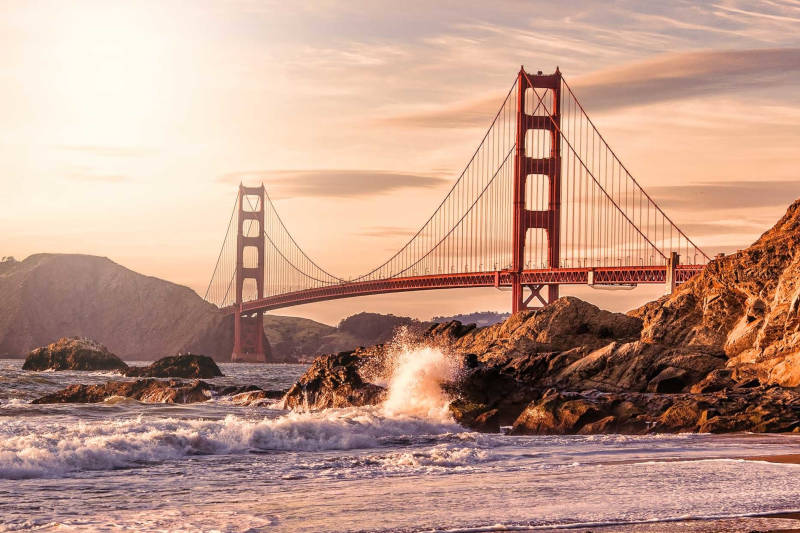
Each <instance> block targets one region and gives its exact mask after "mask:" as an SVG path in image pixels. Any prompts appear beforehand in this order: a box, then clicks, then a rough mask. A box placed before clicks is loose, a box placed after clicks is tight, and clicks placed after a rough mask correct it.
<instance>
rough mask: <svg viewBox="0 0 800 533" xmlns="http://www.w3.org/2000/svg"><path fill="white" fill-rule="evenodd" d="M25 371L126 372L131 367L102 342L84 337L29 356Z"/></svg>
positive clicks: (33, 352)
mask: <svg viewBox="0 0 800 533" xmlns="http://www.w3.org/2000/svg"><path fill="white" fill-rule="evenodd" d="M22 369H23V370H119V371H125V370H127V369H128V365H126V364H125V362H124V361H122V359H120V358H119V357H117V356H116V355H114V354H113V353H111V352H109V351H108V348H106V347H105V346H103V345H102V344H100V343H99V342H96V341H93V340H92V339H87V338H84V337H64V338H61V339H58V340H57V341H56V342H54V343H52V344H48V345H47V346H42V347H40V348H36V349H35V350H33V351H32V352H31V353H29V354H28V357H26V358H25V364H23V365H22Z"/></svg>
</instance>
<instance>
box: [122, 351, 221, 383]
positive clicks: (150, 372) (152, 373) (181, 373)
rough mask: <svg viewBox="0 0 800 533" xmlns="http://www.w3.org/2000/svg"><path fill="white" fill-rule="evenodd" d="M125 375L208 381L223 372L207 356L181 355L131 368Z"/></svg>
mask: <svg viewBox="0 0 800 533" xmlns="http://www.w3.org/2000/svg"><path fill="white" fill-rule="evenodd" d="M125 375H126V376H128V377H142V378H199V379H208V378H216V377H219V376H222V371H221V370H220V369H219V367H218V366H217V363H215V362H214V360H213V359H211V358H210V357H208V356H206V355H194V354H180V355H172V356H169V357H164V358H161V359H159V360H158V361H156V362H155V363H153V364H151V365H149V366H144V367H130V368H128V369H127V370H126V371H125Z"/></svg>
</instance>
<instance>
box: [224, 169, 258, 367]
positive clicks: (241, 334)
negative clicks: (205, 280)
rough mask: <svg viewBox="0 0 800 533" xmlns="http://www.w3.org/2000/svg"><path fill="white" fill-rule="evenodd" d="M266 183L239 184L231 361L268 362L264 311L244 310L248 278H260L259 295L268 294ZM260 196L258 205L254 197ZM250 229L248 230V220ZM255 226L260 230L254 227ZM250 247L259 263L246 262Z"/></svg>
mask: <svg viewBox="0 0 800 533" xmlns="http://www.w3.org/2000/svg"><path fill="white" fill-rule="evenodd" d="M265 196H266V195H265V191H264V185H263V184H262V185H261V186H260V187H245V186H244V185H242V184H239V201H238V204H239V216H238V230H237V233H236V314H235V315H234V333H233V334H234V337H233V353H232V354H231V361H233V362H236V361H240V362H256V363H263V362H266V354H265V351H264V312H263V311H255V312H249V313H247V314H243V313H242V301H243V290H244V281H245V280H246V279H253V280H255V282H256V290H257V291H258V295H257V297H258V298H263V297H264V200H265ZM253 197H255V198H257V202H256V208H255V209H252V208H251V209H247V208H246V207H250V206H252V201H249V200H250V199H251V198H253ZM248 220H250V221H252V222H250V225H248V229H249V231H245V222H246V221H248ZM253 226H255V227H256V230H257V231H254V229H253ZM248 247H252V248H255V250H256V265H255V266H253V265H247V266H245V259H244V258H245V250H246V249H247V248H248Z"/></svg>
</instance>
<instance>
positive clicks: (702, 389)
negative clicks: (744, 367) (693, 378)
mask: <svg viewBox="0 0 800 533" xmlns="http://www.w3.org/2000/svg"><path fill="white" fill-rule="evenodd" d="M732 375H733V371H732V370H730V369H728V368H717V369H716V370H712V371H711V372H709V374H708V375H707V376H706V377H705V378H703V380H702V381H700V382H699V383H695V384H694V385H692V388H691V390H690V392H692V393H693V394H703V393H706V392H717V391H720V390H723V389H728V388H731V387H733V386H734V381H733V379H731V376H732Z"/></svg>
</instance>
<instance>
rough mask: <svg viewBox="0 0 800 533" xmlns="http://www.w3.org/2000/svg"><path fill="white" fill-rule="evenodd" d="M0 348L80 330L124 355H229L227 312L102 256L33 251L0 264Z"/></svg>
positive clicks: (19, 349)
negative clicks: (191, 353)
mask: <svg viewBox="0 0 800 533" xmlns="http://www.w3.org/2000/svg"><path fill="white" fill-rule="evenodd" d="M0 296H1V297H0V354H3V355H22V354H25V353H27V352H28V351H30V350H31V349H33V348H35V347H37V346H41V345H44V344H48V343H50V342H52V341H54V340H56V339H58V338H60V337H70V336H84V337H90V338H92V339H95V340H97V341H98V342H100V343H102V344H104V345H106V346H107V347H108V348H109V350H110V351H112V352H114V353H116V354H118V355H119V356H120V357H123V358H124V359H148V360H149V359H158V358H160V357H163V356H165V355H173V354H175V353H178V352H181V351H192V352H194V353H205V354H209V355H212V356H213V357H215V358H217V359H218V360H226V359H228V358H229V357H230V351H231V346H233V337H232V335H233V333H232V332H233V327H232V324H231V323H230V322H231V320H232V319H231V317H225V316H222V315H221V314H220V313H218V312H217V310H216V308H215V307H214V306H213V305H211V304H209V303H207V302H205V301H203V299H202V298H200V296H198V295H197V294H196V293H195V292H194V291H192V290H191V289H189V288H187V287H183V286H181V285H176V284H174V283H170V282H167V281H163V280H160V279H157V278H154V277H149V276H143V275H141V274H137V273H136V272H133V271H131V270H129V269H127V268H124V267H122V266H120V265H118V264H116V263H114V262H113V261H110V260H109V259H106V258H103V257H95V256H87V255H71V254H36V255H32V256H30V257H28V258H27V259H25V260H24V261H19V262H13V263H11V262H7V263H3V264H2V268H0Z"/></svg>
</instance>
